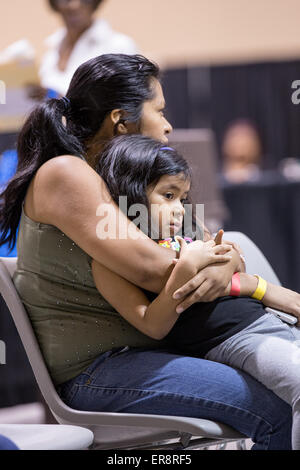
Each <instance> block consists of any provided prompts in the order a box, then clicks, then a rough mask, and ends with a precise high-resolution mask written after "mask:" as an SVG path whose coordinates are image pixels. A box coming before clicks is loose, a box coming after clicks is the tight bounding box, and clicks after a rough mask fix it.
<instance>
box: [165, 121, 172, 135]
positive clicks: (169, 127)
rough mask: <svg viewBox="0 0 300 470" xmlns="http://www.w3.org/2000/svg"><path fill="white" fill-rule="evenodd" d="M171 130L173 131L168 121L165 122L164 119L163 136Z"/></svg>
mask: <svg viewBox="0 0 300 470" xmlns="http://www.w3.org/2000/svg"><path fill="white" fill-rule="evenodd" d="M172 130H173V127H172V126H171V124H170V123H169V121H167V119H166V124H165V134H171V132H172Z"/></svg>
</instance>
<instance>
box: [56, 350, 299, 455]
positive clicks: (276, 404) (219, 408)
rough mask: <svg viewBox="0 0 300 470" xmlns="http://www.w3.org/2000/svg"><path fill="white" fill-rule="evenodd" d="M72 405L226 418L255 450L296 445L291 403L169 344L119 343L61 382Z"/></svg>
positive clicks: (244, 377)
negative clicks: (173, 349) (163, 347)
mask: <svg viewBox="0 0 300 470" xmlns="http://www.w3.org/2000/svg"><path fill="white" fill-rule="evenodd" d="M58 393H59V394H60V396H61V398H62V400H63V401H64V402H65V403H67V404H68V405H69V406H71V407H72V408H75V409H78V410H85V411H103V412H118V413H122V412H123V413H146V414H161V415H175V416H190V417H194V418H203V419H210V420H214V421H220V422H222V423H225V424H227V425H229V426H232V427H233V428H235V429H236V430H238V431H240V432H241V433H243V434H245V435H246V436H248V437H250V438H251V439H252V440H253V441H254V443H255V445H254V446H253V447H252V449H254V450H290V449H291V428H292V413H291V408H290V406H289V405H287V404H286V403H285V402H283V401H282V400H281V399H280V398H278V397H277V396H276V395H275V394H274V393H273V392H271V391H270V390H268V389H267V388H265V387H264V386H263V385H261V384H260V383H259V382H257V381H256V380H255V379H253V378H251V377H250V376H249V375H247V374H246V373H244V372H242V371H238V370H235V369H233V368H231V367H229V366H226V365H224V364H218V363H215V362H212V361H208V360H204V359H199V358H196V357H189V356H181V355H178V354H176V353H174V352H173V353H172V352H171V351H167V350H145V349H141V348H136V349H134V348H127V347H126V348H115V349H112V350H111V351H107V352H105V353H103V354H102V355H100V356H99V357H98V358H97V359H96V360H95V361H94V362H93V363H92V364H91V365H90V366H89V367H88V368H87V369H86V370H85V371H84V372H83V373H81V374H80V375H79V376H77V377H76V378H74V379H71V380H69V381H68V382H66V383H64V384H63V385H60V386H59V387H58Z"/></svg>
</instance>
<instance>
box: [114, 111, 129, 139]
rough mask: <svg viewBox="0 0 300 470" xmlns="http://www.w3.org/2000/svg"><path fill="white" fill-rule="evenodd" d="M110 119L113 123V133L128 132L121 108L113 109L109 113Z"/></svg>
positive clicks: (122, 133)
mask: <svg viewBox="0 0 300 470" xmlns="http://www.w3.org/2000/svg"><path fill="white" fill-rule="evenodd" d="M110 119H111V122H112V124H113V128H114V134H115V135H118V134H121V135H124V134H128V129H127V126H126V121H125V119H124V112H123V111H122V109H113V110H112V111H111V113H110Z"/></svg>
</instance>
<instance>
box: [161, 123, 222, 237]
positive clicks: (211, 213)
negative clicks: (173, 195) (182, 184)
mask: <svg viewBox="0 0 300 470" xmlns="http://www.w3.org/2000/svg"><path fill="white" fill-rule="evenodd" d="M169 140H170V144H171V145H172V146H173V147H175V148H176V149H178V150H179V151H180V152H181V153H182V155H183V156H184V157H185V159H186V160H187V162H188V163H189V165H190V167H191V168H192V178H193V180H192V187H191V191H190V195H191V198H192V200H193V202H194V203H197V204H204V217H205V225H206V226H207V227H208V228H209V230H210V231H211V232H214V231H216V230H218V229H219V228H220V227H222V226H223V225H224V221H225V219H226V218H227V217H228V214H229V212H228V209H227V207H226V205H225V202H224V198H223V195H222V192H221V190H220V186H219V184H218V175H217V172H218V165H217V161H218V158H217V148H216V142H215V135H214V132H213V131H212V130H211V129H174V131H173V132H172V133H171V134H170V138H169Z"/></svg>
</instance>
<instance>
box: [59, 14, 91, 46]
mask: <svg viewBox="0 0 300 470" xmlns="http://www.w3.org/2000/svg"><path fill="white" fill-rule="evenodd" d="M92 24H93V20H91V21H90V23H88V24H86V25H85V26H84V27H82V28H80V29H78V28H72V27H70V26H66V28H67V34H66V36H65V39H66V41H67V42H68V43H69V44H70V45H73V46H74V45H75V43H76V42H77V41H78V39H79V38H80V36H82V34H83V33H85V31H87V30H88V29H90V27H91V26H92Z"/></svg>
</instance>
